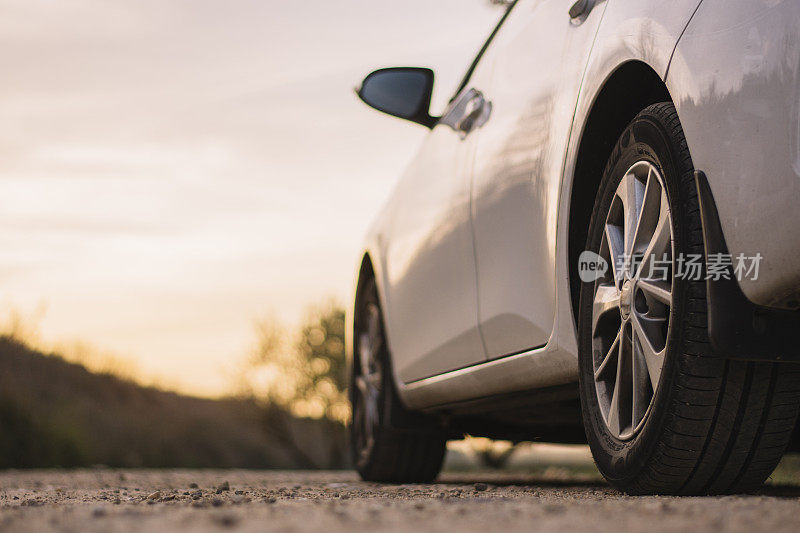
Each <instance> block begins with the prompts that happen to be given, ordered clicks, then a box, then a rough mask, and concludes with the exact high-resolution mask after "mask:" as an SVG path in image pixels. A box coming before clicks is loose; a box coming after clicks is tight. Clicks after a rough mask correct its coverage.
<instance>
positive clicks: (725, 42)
mask: <svg viewBox="0 0 800 533" xmlns="http://www.w3.org/2000/svg"><path fill="white" fill-rule="evenodd" d="M570 5H571V3H570V2H559V1H557V0H520V1H519V2H518V3H517V6H516V7H515V8H514V11H512V13H511V14H510V16H509V17H508V19H507V20H506V22H505V24H504V26H503V27H501V29H500V31H499V32H498V35H497V37H496V39H495V40H494V41H493V42H492V43H491V45H490V46H489V48H488V50H487V53H486V55H485V56H484V57H483V58H482V60H481V62H480V63H479V65H478V68H477V69H476V71H475V73H474V75H473V77H472V78H471V79H470V81H469V83H468V84H467V86H466V87H465V90H467V89H469V88H474V89H476V90H478V91H480V92H481V93H482V94H483V96H484V97H485V98H486V99H487V101H489V102H491V114H490V115H489V117H488V119H487V120H486V122H485V124H483V125H482V127H480V128H479V129H477V130H475V131H472V132H471V133H469V134H468V135H466V136H458V135H456V134H455V132H454V131H453V130H452V129H448V128H447V127H446V126H444V127H442V126H437V127H436V128H435V129H434V130H433V131H432V133H431V135H430V138H429V140H428V142H427V143H426V145H425V146H424V147H423V148H422V150H421V152H420V153H419V154H418V156H417V158H416V159H415V160H414V163H413V164H412V165H411V167H410V168H409V169H408V170H407V171H406V173H405V174H404V177H403V179H402V180H401V183H400V185H399V186H398V188H397V191H396V192H395V194H394V195H393V196H392V198H391V199H390V201H389V204H388V205H387V208H386V210H385V212H384V213H383V215H382V216H381V218H380V219H379V221H378V222H377V223H376V224H375V226H374V227H373V229H372V231H371V232H370V237H369V238H368V239H367V243H366V245H365V253H366V254H368V256H369V257H370V258H371V260H372V262H373V264H375V265H376V266H375V270H376V276H377V278H378V285H379V287H380V291H381V300H382V304H383V306H384V313H385V321H386V322H387V324H386V326H387V331H388V335H389V341H388V342H389V345H390V350H391V353H392V360H393V363H394V365H395V368H394V371H395V377H396V381H397V384H398V389H399V392H400V395H401V397H402V398H403V400H404V401H405V403H406V404H407V405H409V406H410V407H412V408H418V409H435V408H436V406H437V405H441V404H446V403H449V402H455V401H460V400H468V399H471V398H478V397H484V396H488V395H494V394H501V393H505V392H512V391H518V390H526V389H532V388H537V387H547V386H553V385H560V384H565V383H570V382H575V381H577V343H576V325H575V321H574V318H573V316H574V315H573V310H572V304H571V300H570V288H569V278H568V274H569V264H568V251H567V242H568V237H569V227H568V221H569V206H570V196H571V193H572V190H573V187H580V185H581V184H580V183H573V174H574V170H575V166H576V157H577V153H578V148H579V146H580V143H581V140H582V138H583V136H584V133H585V126H586V121H587V118H588V117H589V115H590V113H591V111H592V106H593V105H594V102H595V100H596V98H597V95H598V94H599V93H600V92H601V91H602V89H603V87H604V84H605V83H606V81H607V80H608V79H609V78H610V77H611V76H612V75H613V73H614V72H615V71H616V70H617V69H618V68H620V67H621V66H622V65H625V64H626V63H628V62H630V61H637V62H641V63H644V64H646V65H648V66H649V67H650V68H652V69H653V71H654V72H655V73H656V74H657V75H658V76H660V77H661V78H662V79H666V80H667V86H668V88H669V90H670V91H671V92H672V93H673V94H672V96H673V99H674V100H675V101H676V104H677V105H678V111H679V115H680V117H681V121H682V122H683V125H684V129H685V130H686V135H687V139H688V142H689V148H690V151H691V152H692V155H693V158H694V160H695V161H694V162H695V166H696V167H697V168H699V169H702V170H705V171H706V172H707V174H708V176H709V181H710V182H711V184H712V188H713V192H714V195H715V198H716V199H717V203H718V206H719V208H720V214H721V215H722V217H723V229H725V231H726V237H727V238H728V244H729V247H730V248H731V251H735V252H738V251H739V250H742V251H745V252H748V251H750V250H751V249H750V248H748V246H749V245H750V244H753V243H758V244H760V245H763V247H762V248H761V250H762V253H764V255H765V259H764V265H765V268H767V267H766V265H767V261H768V259H769V258H772V259H775V263H774V264H773V266H771V267H768V268H771V269H773V270H769V271H767V274H766V279H767V288H766V289H764V292H765V293H769V294H772V295H773V296H774V295H775V294H776V287H780V286H783V287H788V286H791V285H792V283H794V287H798V286H800V283H797V281H800V280H798V278H797V277H792V276H796V273H797V271H798V269H796V268H792V267H791V264H790V263H789V256H790V255H792V254H794V255H796V250H798V249H800V240H799V239H800V237H798V235H800V229H798V228H800V224H798V223H797V222H800V221H795V219H794V218H792V217H795V216H800V215H795V214H794V213H800V211H798V210H797V209H796V208H793V205H794V204H795V203H796V202H797V201H798V200H800V189H798V185H797V184H798V182H797V179H798V176H797V173H798V170H800V163H798V161H800V140H799V139H800V131H798V125H799V124H800V115H798V113H800V111H799V110H798V108H800V98H798V95H799V94H800V93H798V87H797V71H798V68H800V55H799V54H800V47H799V46H798V38H800V31H798V28H797V25H798V23H799V22H798V21H800V13H799V12H798V11H800V4H799V3H797V2H793V1H789V0H787V1H784V2H781V1H780V0H770V1H767V0H762V1H746V0H735V1H733V2H729V1H722V0H703V3H702V5H700V0H674V1H671V2H663V1H660V0H606V1H602V0H600V1H596V2H593V3H592V10H591V11H590V12H589V13H588V16H586V17H583V18H582V19H579V20H577V21H571V20H570V18H569V15H568V10H569V7H570ZM698 5H700V7H699V8H698ZM693 17H694V18H693ZM690 21H691V24H690ZM684 31H685V35H684ZM742 32H744V33H742ZM682 36H683V37H682ZM679 42H680V44H679ZM676 45H677V48H676ZM673 54H674V55H673ZM731 130H733V131H731ZM721 132H722V133H721ZM723 133H724V134H723ZM762 133H763V134H764V136H763V137H761V136H760V135H761V134H762ZM462 137H463V138H462ZM787 146H788V148H789V149H787ZM737 152H739V154H737ZM759 152H760V153H759ZM731 156H733V157H731ZM743 170H744V172H743ZM752 176H757V179H755V178H752ZM765 176H766V177H765ZM759 180H762V181H759ZM770 206H777V207H776V208H771V207H770ZM773 209H774V211H776V212H773ZM787 214H788V215H787ZM787 216H788V218H786V217H787ZM778 217H783V219H782V220H784V221H788V222H786V223H783V224H781V223H780V222H779V220H778ZM744 226H749V227H752V231H748V230H747V229H746V228H745V227H744ZM765 252H769V254H770V255H769V258H768V257H767V254H766V253H765ZM782 258H783V259H782ZM770 260H771V259H770ZM781 261H784V263H781ZM793 264H796V262H795V263H793ZM781 265H783V270H781V268H777V270H774V269H775V268H776V266H777V267H780V266H781ZM763 272H764V271H762V275H763ZM759 287H762V285H761V282H759V283H758V284H754V285H753V286H752V287H748V286H747V285H743V288H745V292H746V293H747V294H748V296H751V297H752V296H753V295H755V296H758V295H759V290H760V289H759ZM748 291H749V292H748ZM515 352H520V353H515ZM507 354H513V355H507Z"/></svg>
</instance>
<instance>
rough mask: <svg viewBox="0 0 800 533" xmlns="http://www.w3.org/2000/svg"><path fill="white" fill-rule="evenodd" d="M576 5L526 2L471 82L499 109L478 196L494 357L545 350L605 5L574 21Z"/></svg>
mask: <svg viewBox="0 0 800 533" xmlns="http://www.w3.org/2000/svg"><path fill="white" fill-rule="evenodd" d="M578 4H580V2H578V3H576V7H580V6H578ZM572 5H573V3H572V2H571V1H567V2H565V1H564V0H519V1H518V2H517V5H516V6H515V7H514V9H513V11H512V13H511V15H510V16H509V19H508V20H507V21H506V23H505V25H504V27H503V28H502V31H500V32H499V34H498V35H497V36H496V38H495V39H494V41H493V42H492V44H491V46H490V47H489V49H488V50H487V52H486V56H485V57H484V59H483V60H482V62H481V66H479V68H478V69H476V71H475V73H474V75H473V77H472V79H471V80H470V85H474V86H482V87H485V93H486V97H487V98H488V100H489V101H490V102H491V106H492V114H491V118H490V119H489V120H488V122H487V123H486V124H485V125H484V126H483V128H482V129H481V130H480V131H479V138H478V141H477V148H476V154H475V168H474V171H473V181H472V193H471V195H472V213H471V215H472V218H473V226H474V239H475V257H476V269H477V287H478V302H479V304H478V308H479V324H480V331H481V333H482V336H483V340H484V342H485V345H486V351H487V355H488V357H489V358H495V357H500V356H504V355H509V354H513V353H518V352H521V351H525V350H528V349H531V348H535V347H539V346H542V345H544V344H546V343H547V342H548V339H549V337H550V334H551V331H552V329H553V322H554V316H555V251H556V250H555V248H556V219H557V208H558V194H559V185H560V180H561V174H562V170H563V166H564V158H565V152H566V147H567V142H568V139H569V133H570V128H571V124H572V118H573V114H574V110H575V103H576V101H577V97H578V92H579V90H580V85H581V80H582V76H583V72H584V67H585V65H586V63H587V60H588V57H589V52H590V51H591V47H592V42H593V39H594V36H595V34H596V33H597V29H598V27H599V23H600V19H601V17H602V12H603V10H604V9H605V6H606V2H593V1H592V0H589V1H588V2H586V3H585V11H584V12H582V13H580V14H579V15H578V16H577V17H571V16H570V6H572ZM573 14H574V12H573Z"/></svg>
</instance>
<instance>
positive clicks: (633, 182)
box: [579, 103, 800, 494]
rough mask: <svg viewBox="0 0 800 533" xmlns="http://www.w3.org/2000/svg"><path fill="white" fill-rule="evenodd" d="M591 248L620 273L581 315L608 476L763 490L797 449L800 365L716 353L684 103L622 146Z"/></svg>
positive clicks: (605, 182) (611, 165) (588, 393)
mask: <svg viewBox="0 0 800 533" xmlns="http://www.w3.org/2000/svg"><path fill="white" fill-rule="evenodd" d="M587 250H590V251H592V252H595V253H597V254H599V255H600V257H602V258H603V260H604V261H606V262H607V263H608V265H609V268H608V270H607V272H606V274H605V275H604V276H602V277H600V278H599V279H597V280H595V281H593V282H584V283H582V285H581V299H580V308H579V364H580V394H581V403H582V407H583V418H584V425H585V428H586V434H587V438H588V441H589V444H590V446H591V449H592V454H593V456H594V458H595V461H596V463H597V466H598V468H599V469H600V471H601V472H602V474H603V475H604V476H605V477H606V478H607V479H608V480H609V481H610V482H611V483H612V484H613V485H614V486H616V487H617V488H619V489H621V490H623V491H625V492H628V493H633V494H644V493H671V494H710V493H711V494H713V493H729V492H739V491H747V490H752V489H755V488H757V487H759V486H760V485H761V484H762V483H763V482H764V480H765V479H766V478H767V477H768V476H769V475H770V473H771V472H772V471H773V469H774V468H775V466H776V465H777V463H778V461H779V460H780V458H781V456H782V455H783V452H784V450H785V448H786V445H787V444H788V442H789V439H790V436H791V433H792V429H793V427H794V424H795V420H796V418H797V413H798V403H799V402H800V366H797V365H791V364H784V363H763V362H759V363H756V362H747V361H735V360H729V359H726V358H723V357H720V356H719V355H718V354H715V353H713V352H712V350H711V349H710V346H709V344H708V338H707V323H706V289H705V278H704V274H705V272H704V270H703V268H702V265H703V260H702V258H703V257H704V256H703V253H704V250H703V234H702V227H701V221H700V213H699V210H698V201H697V191H696V189H695V183H694V179H693V167H692V161H691V157H690V155H689V151H688V148H687V144H686V140H685V138H684V136H683V130H682V128H681V126H680V122H679V121H678V116H677V113H676V111H675V108H674V106H673V105H672V104H671V103H660V104H655V105H652V106H650V107H648V108H647V109H645V110H644V111H642V112H641V113H640V114H639V115H638V116H637V117H636V118H635V119H634V120H633V122H632V123H631V124H630V125H629V126H628V128H627V129H626V130H625V131H624V132H623V134H622V135H621V137H620V139H619V141H618V142H617V145H616V147H615V148H614V151H613V152H612V155H611V158H610V160H609V162H608V164H607V166H606V169H605V172H604V175H603V178H602V181H601V184H600V188H599V192H598V196H597V199H596V202H595V206H594V210H593V213H592V218H591V222H590V226H589V237H588V242H587ZM620 256H621V257H620ZM621 258H622V260H620V259H621ZM691 262H694V263H695V264H699V266H700V270H699V271H697V272H695V271H694V270H692V269H693V268H694V269H696V268H697V267H690V266H689V265H690V264H691ZM601 263H602V262H601ZM679 265H680V267H681V269H680V270H678V266H679ZM678 272H680V275H679V274H678Z"/></svg>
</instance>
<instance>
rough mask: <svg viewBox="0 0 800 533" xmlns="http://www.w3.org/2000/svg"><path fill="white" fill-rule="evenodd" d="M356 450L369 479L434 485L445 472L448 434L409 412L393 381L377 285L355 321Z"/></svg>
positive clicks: (368, 288) (367, 292)
mask: <svg viewBox="0 0 800 533" xmlns="http://www.w3.org/2000/svg"><path fill="white" fill-rule="evenodd" d="M354 327H355V331H354V340H355V346H354V356H353V366H352V368H351V379H350V404H351V407H352V423H351V425H350V437H351V438H350V446H351V451H352V457H353V463H354V464H355V467H356V470H358V473H359V474H360V475H361V477H362V478H363V479H364V480H367V481H380V482H389V483H424V482H429V481H432V480H433V479H434V478H435V477H436V476H437V475H438V474H439V471H440V470H441V468H442V462H443V460H444V453H445V445H446V439H445V434H444V432H443V431H442V430H441V428H440V427H439V426H438V424H437V421H436V420H435V419H433V418H431V417H428V416H425V415H423V414H420V413H415V412H412V411H410V410H408V409H406V408H405V407H404V406H403V405H402V403H401V402H400V398H399V397H398V396H397V392H396V390H395V386H394V381H393V380H392V371H391V360H390V358H389V353H388V350H387V345H386V337H385V329H384V327H383V316H382V313H381V308H380V303H379V301H378V293H377V289H376V287H375V282H374V280H370V281H368V282H367V284H366V285H365V286H364V287H363V288H362V290H361V296H360V298H359V301H358V304H357V306H356V312H355V320H354Z"/></svg>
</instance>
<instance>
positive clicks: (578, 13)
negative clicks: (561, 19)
mask: <svg viewBox="0 0 800 533" xmlns="http://www.w3.org/2000/svg"><path fill="white" fill-rule="evenodd" d="M593 7H594V2H593V1H592V0H578V1H577V2H575V3H574V4H572V7H571V8H569V18H571V19H576V18H579V17H582V16H584V15H588V14H589V11H591V10H592V8H593Z"/></svg>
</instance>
